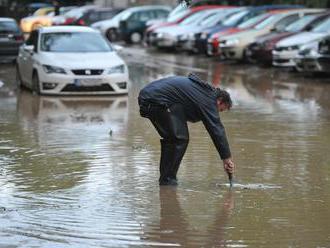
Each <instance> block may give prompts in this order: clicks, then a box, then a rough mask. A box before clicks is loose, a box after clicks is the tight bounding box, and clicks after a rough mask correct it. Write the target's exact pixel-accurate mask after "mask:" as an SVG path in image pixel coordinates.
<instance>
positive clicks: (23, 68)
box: [19, 30, 39, 86]
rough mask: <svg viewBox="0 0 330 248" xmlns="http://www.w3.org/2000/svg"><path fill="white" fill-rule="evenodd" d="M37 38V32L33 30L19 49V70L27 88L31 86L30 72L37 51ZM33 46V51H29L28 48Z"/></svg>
mask: <svg viewBox="0 0 330 248" xmlns="http://www.w3.org/2000/svg"><path fill="white" fill-rule="evenodd" d="M38 37H39V31H38V30H34V31H32V32H31V34H30V36H29V38H28V39H27V41H26V42H25V44H24V45H23V46H22V47H21V49H20V59H19V60H20V65H19V70H20V74H21V78H22V80H23V81H24V82H26V83H27V85H28V86H31V85H32V72H33V64H34V57H35V53H36V52H37V51H38V50H37V49H38ZM31 46H34V49H33V50H29V49H28V47H31Z"/></svg>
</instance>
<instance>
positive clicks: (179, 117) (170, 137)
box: [151, 104, 189, 185]
mask: <svg viewBox="0 0 330 248" xmlns="http://www.w3.org/2000/svg"><path fill="white" fill-rule="evenodd" d="M151 121H152V123H153V125H154V126H155V128H156V130H157V131H158V133H159V135H160V136H161V137H162V138H163V139H162V140H161V159H160V167H159V169H160V178H159V184H160V185H176V184H177V181H176V174H177V171H178V169H179V166H180V163H181V160H182V158H183V156H184V154H185V151H186V148H187V145H188V141H189V133H188V127H187V122H186V118H185V115H184V111H183V107H182V106H181V105H179V104H175V105H173V106H171V107H170V109H166V110H163V111H159V112H158V113H157V115H155V116H154V118H151Z"/></svg>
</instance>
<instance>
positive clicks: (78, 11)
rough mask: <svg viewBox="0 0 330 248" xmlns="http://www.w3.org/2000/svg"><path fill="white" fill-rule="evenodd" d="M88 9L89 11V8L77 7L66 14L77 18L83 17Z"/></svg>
mask: <svg viewBox="0 0 330 248" xmlns="http://www.w3.org/2000/svg"><path fill="white" fill-rule="evenodd" d="M86 11H88V8H83V7H81V8H76V9H72V10H70V11H68V12H66V13H65V14H64V16H66V17H68V18H77V19H78V18H80V17H82V16H83V15H84V13H85V12H86Z"/></svg>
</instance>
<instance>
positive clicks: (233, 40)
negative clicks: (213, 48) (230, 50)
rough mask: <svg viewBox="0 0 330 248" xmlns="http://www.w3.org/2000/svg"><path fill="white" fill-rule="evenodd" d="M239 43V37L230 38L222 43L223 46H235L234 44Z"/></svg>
mask: <svg viewBox="0 0 330 248" xmlns="http://www.w3.org/2000/svg"><path fill="white" fill-rule="evenodd" d="M238 44H239V39H229V40H225V41H224V42H223V43H222V46H224V47H233V46H237V45H238Z"/></svg>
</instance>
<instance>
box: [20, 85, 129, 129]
mask: <svg viewBox="0 0 330 248" xmlns="http://www.w3.org/2000/svg"><path fill="white" fill-rule="evenodd" d="M127 108H128V97H127V96H121V97H118V96H116V97H51V96H49V97H47V96H35V95H33V94H32V93H31V92H29V91H26V90H22V91H20V92H19V95H18V112H19V114H20V116H22V117H23V119H24V120H26V124H27V125H29V124H28V123H31V124H33V123H38V126H39V127H38V128H40V126H42V125H43V124H51V125H55V126H54V128H55V129H56V126H57V125H59V126H60V127H61V128H64V127H66V126H67V127H68V128H73V126H74V125H75V124H77V125H79V124H84V125H89V126H93V125H100V124H111V127H112V129H114V130H119V129H121V128H123V127H124V126H125V125H123V124H125V123H126V122H127ZM23 123H24V122H23Z"/></svg>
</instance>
